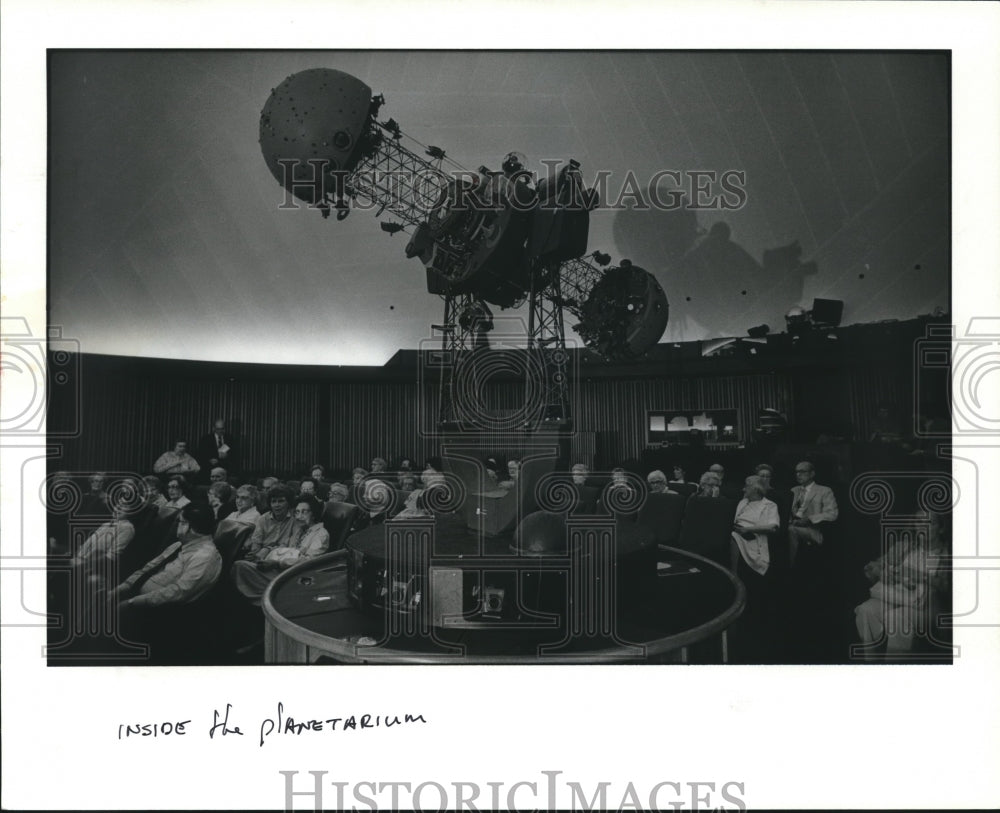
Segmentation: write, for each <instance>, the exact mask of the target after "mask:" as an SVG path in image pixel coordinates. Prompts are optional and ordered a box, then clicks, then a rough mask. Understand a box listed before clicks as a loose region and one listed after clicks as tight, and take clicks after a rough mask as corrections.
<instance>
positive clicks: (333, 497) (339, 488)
mask: <svg viewBox="0 0 1000 813" xmlns="http://www.w3.org/2000/svg"><path fill="white" fill-rule="evenodd" d="M350 493H351V492H350V489H349V488H348V487H347V486H345V485H344V484H343V483H330V496H329V498H328V499H327V502H348V497H349V496H350Z"/></svg>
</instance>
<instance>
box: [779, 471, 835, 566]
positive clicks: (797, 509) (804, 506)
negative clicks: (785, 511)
mask: <svg viewBox="0 0 1000 813" xmlns="http://www.w3.org/2000/svg"><path fill="white" fill-rule="evenodd" d="M795 481H796V482H797V483H798V485H796V486H793V488H792V508H791V512H790V514H789V520H788V562H789V566H790V567H791V568H794V567H795V562H796V559H797V558H798V554H799V551H800V550H801V549H802V548H808V549H817V550H818V549H819V548H820V547H821V546H822V545H823V531H824V529H825V528H826V527H827V523H830V522H834V521H836V519H837V516H838V515H839V512H838V510H837V498H836V497H834V496H833V490H832V489H830V488H829V487H828V486H821V485H820V484H819V483H817V482H816V470H815V469H814V468H813V464H812V463H810V462H808V461H803V462H801V463H799V464H797V465H796V466H795Z"/></svg>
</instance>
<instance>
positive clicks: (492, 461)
mask: <svg viewBox="0 0 1000 813" xmlns="http://www.w3.org/2000/svg"><path fill="white" fill-rule="evenodd" d="M499 484H500V464H499V463H497V460H496V458H495V457H488V458H486V479H485V481H484V482H483V490H485V491H496V489H497V488H498V487H499Z"/></svg>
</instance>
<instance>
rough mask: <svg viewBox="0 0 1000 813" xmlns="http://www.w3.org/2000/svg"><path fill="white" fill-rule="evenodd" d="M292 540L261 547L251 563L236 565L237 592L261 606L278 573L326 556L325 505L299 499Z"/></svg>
mask: <svg viewBox="0 0 1000 813" xmlns="http://www.w3.org/2000/svg"><path fill="white" fill-rule="evenodd" d="M292 521H293V526H292V533H291V535H290V537H289V538H288V539H287V540H285V543H284V544H281V545H264V546H261V547H259V548H258V549H257V550H256V551H255V552H254V554H253V557H252V558H251V559H248V560H243V561H239V562H236V563H235V564H234V565H233V580H234V582H235V583H236V589H237V590H239V591H240V593H242V594H243V595H244V596H246V597H247V598H248V599H250V600H251V601H252V602H253V603H254V604H259V603H260V600H261V597H262V596H263V595H264V591H265V590H266V589H267V586H268V585H269V584H270V583H271V580H272V579H273V578H274V577H275V575H276V574H277V573H278V571H281V570H285V569H287V568H289V567H291V566H292V565H294V564H296V563H298V562H301V561H303V560H304V559H311V558H312V557H314V556H319V555H320V554H321V553H326V551H327V549H328V548H329V547H330V534H329V533H327V530H326V528H325V527H324V526H323V505H322V503H321V502H320V501H319V500H317V499H316V498H315V497H312V496H309V495H300V496H299V497H298V498H297V499H296V501H295V510H294V514H293V519H292Z"/></svg>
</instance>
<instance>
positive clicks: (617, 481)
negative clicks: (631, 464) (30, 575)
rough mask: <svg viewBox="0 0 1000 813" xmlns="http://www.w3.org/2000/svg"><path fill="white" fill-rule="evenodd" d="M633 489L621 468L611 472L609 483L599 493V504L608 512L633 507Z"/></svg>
mask: <svg viewBox="0 0 1000 813" xmlns="http://www.w3.org/2000/svg"><path fill="white" fill-rule="evenodd" d="M636 497H637V495H636V493H635V489H634V488H633V487H632V485H631V483H629V481H628V474H626V472H625V469H623V468H622V467H621V466H616V467H615V468H613V469H612V470H611V482H610V483H608V484H607V485H606V486H605V487H604V491H603V492H601V504H602V505H603V506H604V508H605V509H606V510H608V511H613V512H616V511H620V510H622V509H625V508H626V507H632V508H634V507H635V503H636Z"/></svg>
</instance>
